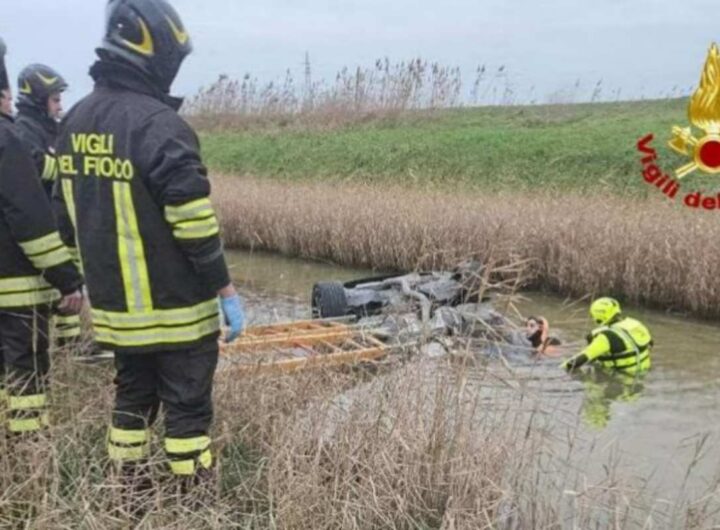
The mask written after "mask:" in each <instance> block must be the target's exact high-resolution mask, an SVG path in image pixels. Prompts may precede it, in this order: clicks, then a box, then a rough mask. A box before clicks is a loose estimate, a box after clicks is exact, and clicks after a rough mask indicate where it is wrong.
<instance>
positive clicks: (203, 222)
mask: <svg viewBox="0 0 720 530" xmlns="http://www.w3.org/2000/svg"><path fill="white" fill-rule="evenodd" d="M219 233H220V225H219V224H218V221H217V218H216V217H215V216H214V215H213V216H212V217H208V218H207V219H200V220H197V221H183V222H181V223H178V224H176V225H175V228H174V229H173V235H174V236H175V237H176V238H177V239H202V238H205V237H211V236H216V235H217V234H219Z"/></svg>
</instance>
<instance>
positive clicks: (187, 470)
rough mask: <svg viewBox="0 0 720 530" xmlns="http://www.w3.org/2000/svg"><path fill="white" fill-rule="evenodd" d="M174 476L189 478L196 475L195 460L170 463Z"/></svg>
mask: <svg viewBox="0 0 720 530" xmlns="http://www.w3.org/2000/svg"><path fill="white" fill-rule="evenodd" d="M170 471H172V473H173V475H180V476H189V475H194V474H195V460H177V461H175V462H172V461H171V462H170Z"/></svg>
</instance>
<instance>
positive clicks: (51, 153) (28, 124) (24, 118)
mask: <svg viewBox="0 0 720 530" xmlns="http://www.w3.org/2000/svg"><path fill="white" fill-rule="evenodd" d="M17 107H18V114H17V117H16V118H15V124H16V125H17V130H18V134H19V135H20V138H22V140H23V142H24V143H25V146H26V147H27V148H28V149H29V150H30V154H31V155H32V157H33V160H34V161H35V167H36V168H37V174H38V175H40V178H41V179H42V184H43V188H45V192H46V193H47V196H48V198H50V197H52V190H53V185H54V183H55V179H56V177H57V161H56V160H55V140H56V139H57V133H58V125H57V122H56V121H55V120H53V119H52V118H50V116H48V115H47V113H43V112H41V111H40V110H38V109H37V108H36V107H34V106H32V105H29V104H27V103H18V105H17Z"/></svg>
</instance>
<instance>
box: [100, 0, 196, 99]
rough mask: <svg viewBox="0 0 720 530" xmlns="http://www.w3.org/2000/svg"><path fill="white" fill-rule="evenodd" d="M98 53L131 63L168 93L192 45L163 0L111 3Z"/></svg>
mask: <svg viewBox="0 0 720 530" xmlns="http://www.w3.org/2000/svg"><path fill="white" fill-rule="evenodd" d="M106 17H107V20H106V28H105V37H104V39H103V43H102V45H101V47H100V50H101V52H102V51H104V52H108V53H110V54H112V55H115V56H119V57H120V58H121V59H124V60H125V61H128V62H130V63H131V64H133V65H134V66H136V67H138V68H140V69H141V70H142V71H143V72H145V73H146V74H148V75H149V76H150V78H151V79H152V80H153V81H154V82H156V83H157V85H158V87H159V88H160V89H161V90H162V91H163V92H165V93H168V92H169V91H170V86H171V85H172V83H173V81H174V80H175V77H176V76H177V74H178V72H179V71H180V66H181V65H182V63H183V61H184V60H185V57H187V56H188V55H189V54H190V52H191V51H192V43H191V41H190V36H189V35H188V33H187V31H186V30H185V27H184V26H183V23H182V20H180V16H179V15H178V13H177V12H176V11H175V9H174V8H173V7H172V6H171V5H170V4H169V3H168V2H167V1H166V0H110V1H109V3H108V6H107V14H106Z"/></svg>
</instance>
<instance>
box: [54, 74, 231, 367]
mask: <svg viewBox="0 0 720 530" xmlns="http://www.w3.org/2000/svg"><path fill="white" fill-rule="evenodd" d="M91 74H92V75H93V77H94V78H95V80H96V86H95V90H94V91H93V92H92V93H91V94H90V95H89V96H87V97H86V98H85V99H83V100H82V101H81V102H80V103H78V104H77V105H76V106H75V107H74V108H73V109H72V110H71V111H70V112H69V113H68V115H67V117H66V119H65V121H64V122H63V124H62V126H61V130H60V135H59V138H58V142H57V156H58V167H59V179H58V182H57V185H56V188H55V201H56V208H57V211H56V213H57V215H58V219H59V222H60V227H61V232H62V234H63V238H64V240H65V242H66V243H67V244H69V245H75V244H76V243H77V245H78V250H79V253H80V257H81V260H82V264H83V270H84V273H85V277H86V283H87V286H88V292H89V296H90V302H91V305H92V321H93V327H94V330H95V338H96V340H97V342H98V343H99V344H100V345H101V346H103V347H106V348H109V349H112V350H114V351H116V352H119V353H144V352H157V351H169V350H174V349H190V348H195V347H197V346H199V345H200V344H202V343H204V342H206V341H210V340H212V341H215V340H217V337H218V335H219V329H220V320H219V307H218V303H217V294H216V293H217V291H218V290H219V289H221V288H222V287H225V286H226V285H227V284H228V283H230V278H229V275H228V270H227V266H226V264H225V258H224V256H223V249H222V245H221V242H220V237H219V227H218V221H217V218H216V217H215V212H214V210H213V207H212V205H211V203H210V199H209V195H210V184H209V181H208V179H207V177H206V169H205V167H204V166H203V164H202V162H201V159H200V154H199V145H198V140H197V137H196V135H195V133H194V132H193V131H192V129H191V128H190V127H189V125H187V124H186V123H185V122H184V121H183V120H182V119H181V118H180V116H179V115H178V113H177V111H176V108H173V107H172V106H171V105H170V103H172V102H173V101H175V100H171V99H170V98H169V97H167V96H165V95H164V94H162V93H158V92H156V91H155V90H154V88H153V86H152V84H151V83H150V82H149V81H148V80H147V79H146V78H145V77H144V76H143V74H141V73H140V72H139V71H136V70H135V69H133V68H131V67H129V66H126V65H124V64H121V63H108V62H98V63H96V65H95V66H94V67H93V68H92V70H91ZM76 238H77V239H76Z"/></svg>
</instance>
